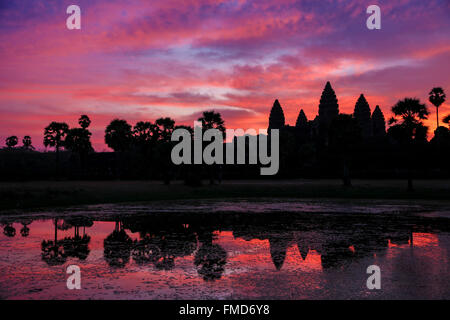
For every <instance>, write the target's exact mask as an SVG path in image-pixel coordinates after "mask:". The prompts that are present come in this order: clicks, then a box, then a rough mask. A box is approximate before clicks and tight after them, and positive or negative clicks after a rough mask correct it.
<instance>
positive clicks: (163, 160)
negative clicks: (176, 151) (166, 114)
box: [155, 118, 175, 184]
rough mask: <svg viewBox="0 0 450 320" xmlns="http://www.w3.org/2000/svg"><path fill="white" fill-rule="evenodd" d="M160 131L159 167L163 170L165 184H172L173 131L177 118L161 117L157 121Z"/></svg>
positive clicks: (158, 147) (158, 146)
mask: <svg viewBox="0 0 450 320" xmlns="http://www.w3.org/2000/svg"><path fill="white" fill-rule="evenodd" d="M155 125H156V126H157V130H158V131H157V132H158V144H157V151H158V154H159V166H158V167H159V168H160V170H161V172H162V176H163V180H164V184H170V180H171V178H172V169H173V168H172V167H173V165H172V161H171V159H170V153H171V150H172V142H171V137H172V132H173V130H174V129H175V120H173V119H171V118H159V119H157V120H156V121H155Z"/></svg>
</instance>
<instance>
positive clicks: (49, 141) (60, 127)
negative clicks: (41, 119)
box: [44, 121, 69, 176]
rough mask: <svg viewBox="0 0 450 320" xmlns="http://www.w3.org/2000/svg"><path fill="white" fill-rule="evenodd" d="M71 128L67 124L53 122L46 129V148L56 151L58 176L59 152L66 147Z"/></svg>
mask: <svg viewBox="0 0 450 320" xmlns="http://www.w3.org/2000/svg"><path fill="white" fill-rule="evenodd" d="M68 131H69V126H68V125H67V123H65V122H55V121H53V122H52V123H50V124H49V125H48V126H47V127H45V129H44V146H45V147H54V148H55V150H56V175H57V176H58V174H59V150H60V149H61V148H62V147H63V146H64V141H65V137H66V135H67V132H68Z"/></svg>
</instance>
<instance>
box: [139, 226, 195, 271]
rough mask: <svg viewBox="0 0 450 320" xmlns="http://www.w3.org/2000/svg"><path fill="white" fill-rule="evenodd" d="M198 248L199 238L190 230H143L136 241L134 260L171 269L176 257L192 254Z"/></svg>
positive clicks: (159, 267)
mask: <svg viewBox="0 0 450 320" xmlns="http://www.w3.org/2000/svg"><path fill="white" fill-rule="evenodd" d="M196 248H197V239H196V237H195V234H194V233H193V232H191V231H190V230H181V231H180V230H178V229H177V230H176V231H172V232H157V233H156V234H152V233H150V232H148V231H141V240H139V241H135V242H134V245H133V249H132V256H133V260H134V261H135V262H136V263H138V264H147V263H152V264H154V265H155V267H156V268H158V269H164V270H169V269H171V268H173V267H174V265H175V258H176V257H184V256H188V255H190V254H192V253H193V252H194V251H195V249H196Z"/></svg>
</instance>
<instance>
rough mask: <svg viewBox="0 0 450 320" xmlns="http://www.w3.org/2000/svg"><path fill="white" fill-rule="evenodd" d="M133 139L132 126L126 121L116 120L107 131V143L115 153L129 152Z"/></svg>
mask: <svg viewBox="0 0 450 320" xmlns="http://www.w3.org/2000/svg"><path fill="white" fill-rule="evenodd" d="M132 137H133V136H132V132H131V126H130V125H129V124H128V122H126V121H125V120H119V119H114V120H113V121H111V123H110V124H109V125H108V126H107V127H106V130H105V143H106V144H107V145H108V147H110V148H111V149H113V150H114V151H115V152H123V151H126V150H128V149H129V148H130V144H131V142H132Z"/></svg>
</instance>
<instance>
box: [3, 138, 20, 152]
mask: <svg viewBox="0 0 450 320" xmlns="http://www.w3.org/2000/svg"><path fill="white" fill-rule="evenodd" d="M18 142H19V139H18V138H17V137H16V136H10V137H8V138H6V146H7V147H8V148H10V149H12V148H14V147H15V146H16V145H17V143H18Z"/></svg>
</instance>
